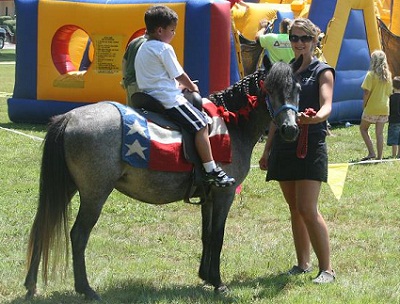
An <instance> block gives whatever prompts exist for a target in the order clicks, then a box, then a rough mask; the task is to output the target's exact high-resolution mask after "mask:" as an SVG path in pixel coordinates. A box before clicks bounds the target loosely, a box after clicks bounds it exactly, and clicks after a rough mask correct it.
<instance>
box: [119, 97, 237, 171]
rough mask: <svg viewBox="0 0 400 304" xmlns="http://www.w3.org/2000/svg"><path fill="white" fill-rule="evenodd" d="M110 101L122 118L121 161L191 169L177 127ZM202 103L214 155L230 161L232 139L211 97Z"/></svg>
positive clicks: (160, 168)
mask: <svg viewBox="0 0 400 304" xmlns="http://www.w3.org/2000/svg"><path fill="white" fill-rule="evenodd" d="M112 104H113V105H114V106H115V107H117V108H118V110H119V112H120V113H121V118H122V122H123V134H122V149H121V153H122V160H123V161H125V162H127V163H128V164H130V165H131V166H133V167H137V168H147V169H151V170H157V171H175V172H185V171H190V170H192V168H193V164H192V163H190V162H188V161H187V160H186V159H185V156H184V152H183V147H182V134H181V133H180V132H179V131H176V130H171V129H166V128H163V127H161V126H159V125H157V124H155V123H153V122H152V121H150V120H147V119H146V118H144V117H143V116H142V115H140V114H139V113H138V112H137V111H135V110H134V109H132V108H130V107H128V106H125V105H122V104H120V103H116V102H112ZM203 107H204V110H205V111H206V112H207V114H208V115H209V116H210V118H211V119H212V124H211V125H210V126H209V131H210V143H211V147H212V151H213V156H214V159H215V161H216V162H221V163H230V162H231V143H230V137H229V133H228V129H227V128H226V124H225V122H224V120H223V118H222V117H221V116H220V115H218V111H217V108H216V106H215V105H214V104H213V103H212V102H211V101H208V100H204V104H203Z"/></svg>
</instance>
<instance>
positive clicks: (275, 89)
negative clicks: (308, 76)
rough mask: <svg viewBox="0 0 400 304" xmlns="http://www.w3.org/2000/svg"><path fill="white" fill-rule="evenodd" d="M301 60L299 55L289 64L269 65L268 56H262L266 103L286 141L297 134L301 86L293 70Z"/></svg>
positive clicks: (293, 139)
mask: <svg viewBox="0 0 400 304" xmlns="http://www.w3.org/2000/svg"><path fill="white" fill-rule="evenodd" d="M302 61H303V57H302V56H301V57H300V58H299V59H298V60H296V61H295V62H294V63H293V64H291V65H290V64H287V63H284V62H276V63H274V64H273V65H271V62H270V61H269V59H268V57H264V66H265V69H266V71H267V75H266V78H265V83H264V85H265V90H266V92H267V94H266V103H267V106H268V110H269V112H270V115H271V117H272V119H273V120H274V122H275V124H276V125H277V127H278V129H279V134H280V136H281V137H282V138H283V139H284V140H285V141H288V142H292V141H295V140H296V139H297V137H298V135H299V127H298V125H297V122H296V120H297V113H298V107H299V93H300V90H301V87H300V84H299V83H298V82H297V80H296V79H295V77H294V72H295V71H297V69H298V68H299V67H300V66H301V63H302Z"/></svg>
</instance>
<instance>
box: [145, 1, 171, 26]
mask: <svg viewBox="0 0 400 304" xmlns="http://www.w3.org/2000/svg"><path fill="white" fill-rule="evenodd" d="M144 22H145V23H146V30H147V32H148V33H153V32H154V31H155V30H156V29H157V28H158V27H162V28H166V27H167V26H169V25H171V24H174V23H177V22H178V14H177V13H176V12H175V11H174V10H172V9H170V8H169V7H167V6H163V5H156V6H152V7H150V8H149V9H148V10H147V11H146V13H145V14H144Z"/></svg>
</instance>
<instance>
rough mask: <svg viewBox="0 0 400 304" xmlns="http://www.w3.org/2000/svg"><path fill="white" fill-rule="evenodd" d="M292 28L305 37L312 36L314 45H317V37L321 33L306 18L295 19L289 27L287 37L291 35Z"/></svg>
mask: <svg viewBox="0 0 400 304" xmlns="http://www.w3.org/2000/svg"><path fill="white" fill-rule="evenodd" d="M293 28H298V29H300V30H302V31H304V32H305V33H306V34H307V35H309V36H312V37H313V38H314V39H313V41H314V43H318V36H319V34H320V33H321V30H320V28H319V27H318V26H316V25H315V24H314V23H312V22H311V21H310V20H309V19H307V18H296V19H294V20H293V21H292V23H291V24H290V26H289V35H291V34H292V30H293Z"/></svg>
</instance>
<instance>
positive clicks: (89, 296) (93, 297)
mask: <svg viewBox="0 0 400 304" xmlns="http://www.w3.org/2000/svg"><path fill="white" fill-rule="evenodd" d="M85 301H97V302H101V297H100V296H99V295H98V294H97V293H96V292H94V291H93V290H91V291H90V292H87V293H85Z"/></svg>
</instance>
